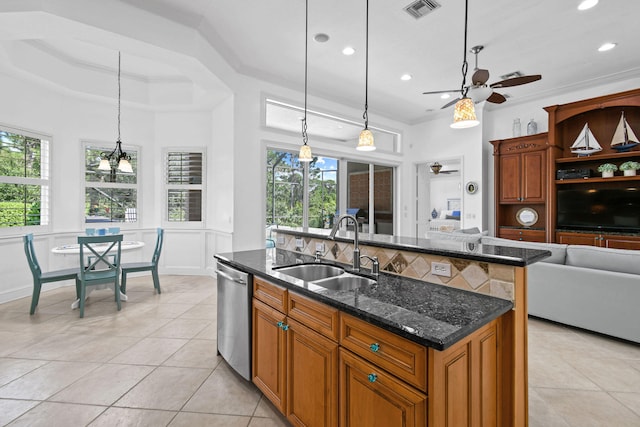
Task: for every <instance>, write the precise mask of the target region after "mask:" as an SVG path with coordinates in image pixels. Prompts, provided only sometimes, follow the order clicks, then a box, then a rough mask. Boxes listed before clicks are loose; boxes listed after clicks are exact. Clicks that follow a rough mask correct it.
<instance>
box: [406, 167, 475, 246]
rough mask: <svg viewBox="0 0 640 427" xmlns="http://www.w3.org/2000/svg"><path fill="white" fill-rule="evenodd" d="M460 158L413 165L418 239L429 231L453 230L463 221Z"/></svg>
mask: <svg viewBox="0 0 640 427" xmlns="http://www.w3.org/2000/svg"><path fill="white" fill-rule="evenodd" d="M462 195H463V192H462V157H454V158H448V159H434V160H431V161H427V162H425V163H419V164H417V165H416V226H415V230H416V231H415V232H416V237H417V238H425V237H426V236H427V232H428V231H454V230H457V229H460V228H462V222H463V217H464V215H463V197H462Z"/></svg>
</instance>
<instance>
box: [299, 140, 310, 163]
mask: <svg viewBox="0 0 640 427" xmlns="http://www.w3.org/2000/svg"><path fill="white" fill-rule="evenodd" d="M298 160H299V161H301V162H310V161H311V160H313V157H312V156H311V147H309V146H308V145H307V144H304V145H301V146H300V155H299V156H298Z"/></svg>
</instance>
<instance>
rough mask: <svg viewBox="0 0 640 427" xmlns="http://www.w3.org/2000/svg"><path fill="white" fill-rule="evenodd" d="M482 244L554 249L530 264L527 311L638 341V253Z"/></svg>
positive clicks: (496, 240)
mask: <svg viewBox="0 0 640 427" xmlns="http://www.w3.org/2000/svg"><path fill="white" fill-rule="evenodd" d="M481 242H482V243H483V244H489V245H496V246H516V247H527V248H531V249H545V250H549V251H551V253H552V255H551V256H550V257H549V258H546V259H545V260H543V261H541V262H538V263H535V264H533V265H530V266H529V267H528V305H529V314H531V315H533V316H537V317H541V318H543V319H549V320H553V321H556V322H560V323H564V324H566V325H571V326H576V327H579V328H583V329H587V330H591V331H595V332H599V333H602V334H606V335H610V336H613V337H617V338H622V339H625V340H629V341H633V342H636V343H640V310H638V306H639V305H640V251H632V250H623V249H608V248H598V247H594V246H582V245H561V244H555V243H532V242H520V241H515V240H507V239H500V238H496V237H488V236H486V237H482V239H481Z"/></svg>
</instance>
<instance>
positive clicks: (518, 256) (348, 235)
mask: <svg viewBox="0 0 640 427" xmlns="http://www.w3.org/2000/svg"><path fill="white" fill-rule="evenodd" d="M273 232H275V233H283V234H291V235H296V236H306V237H312V238H320V239H327V238H328V235H325V234H319V233H306V232H303V231H298V230H285V229H276V230H273ZM353 235H354V233H353V232H352V231H347V232H345V231H340V232H338V234H337V235H336V237H335V240H337V241H341V242H349V243H353ZM464 236H465V234H460V235H459V237H460V238H464ZM466 236H469V235H466ZM358 237H359V241H360V244H362V245H369V246H376V247H381V248H390V249H407V250H410V251H412V252H420V253H425V254H433V255H443V256H447V257H452V258H461V259H469V260H474V261H481V262H491V263H494V264H503V265H511V266H515V267H525V266H527V265H531V264H533V263H535V262H538V261H541V260H543V259H545V258H547V257H549V256H551V252H550V251H546V250H539V249H529V248H517V247H510V246H509V247H508V246H494V245H483V244H480V243H469V242H461V241H456V240H433V239H420V238H415V237H402V236H391V235H386V234H363V233H359V236H358Z"/></svg>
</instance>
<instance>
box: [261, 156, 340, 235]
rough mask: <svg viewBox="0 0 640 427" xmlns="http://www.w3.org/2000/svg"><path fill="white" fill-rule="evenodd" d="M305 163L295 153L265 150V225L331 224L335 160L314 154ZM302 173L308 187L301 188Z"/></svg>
mask: <svg viewBox="0 0 640 427" xmlns="http://www.w3.org/2000/svg"><path fill="white" fill-rule="evenodd" d="M305 169H306V167H305V164H304V163H301V162H300V161H299V160H298V154H297V153H291V152H287V151H275V150H268V151H267V168H266V175H267V179H266V182H267V193H266V194H267V203H266V208H267V212H266V222H267V226H268V227H269V226H288V227H303V226H304V216H305V206H308V208H307V215H308V227H311V228H331V226H332V225H333V217H334V215H335V213H336V200H337V195H338V160H337V159H332V158H329V157H315V158H314V159H313V161H311V162H310V163H308V172H305ZM305 173H308V184H307V185H308V188H307V189H305Z"/></svg>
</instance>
